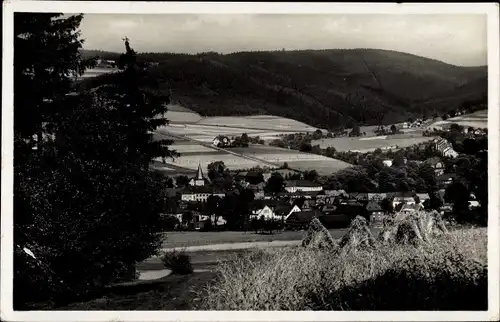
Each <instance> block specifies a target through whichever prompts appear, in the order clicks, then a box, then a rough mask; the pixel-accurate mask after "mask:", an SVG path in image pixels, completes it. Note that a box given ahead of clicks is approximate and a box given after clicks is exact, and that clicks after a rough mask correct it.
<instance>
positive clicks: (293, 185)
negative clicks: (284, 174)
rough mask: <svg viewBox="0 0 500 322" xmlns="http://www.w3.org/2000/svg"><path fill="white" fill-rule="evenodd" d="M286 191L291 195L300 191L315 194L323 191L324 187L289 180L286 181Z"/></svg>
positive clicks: (305, 181)
mask: <svg viewBox="0 0 500 322" xmlns="http://www.w3.org/2000/svg"><path fill="white" fill-rule="evenodd" d="M285 190H286V191H287V192H290V193H294V192H298V191H301V192H313V191H322V190H323V187H322V186H321V185H318V184H315V183H312V182H310V181H307V180H287V181H285Z"/></svg>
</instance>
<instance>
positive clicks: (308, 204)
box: [301, 199, 316, 210]
mask: <svg viewBox="0 0 500 322" xmlns="http://www.w3.org/2000/svg"><path fill="white" fill-rule="evenodd" d="M315 205H316V202H314V201H313V200H310V199H306V200H304V204H303V205H302V207H301V208H302V210H309V209H312V208H313V207H314V206H315Z"/></svg>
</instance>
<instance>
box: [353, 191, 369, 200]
mask: <svg viewBox="0 0 500 322" xmlns="http://www.w3.org/2000/svg"><path fill="white" fill-rule="evenodd" d="M349 198H350V199H352V200H357V201H360V202H366V201H368V193H360V192H351V193H349Z"/></svg>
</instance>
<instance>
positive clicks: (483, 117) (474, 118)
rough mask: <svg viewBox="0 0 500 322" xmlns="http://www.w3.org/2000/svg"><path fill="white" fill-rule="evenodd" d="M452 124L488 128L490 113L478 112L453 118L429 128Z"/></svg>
mask: <svg viewBox="0 0 500 322" xmlns="http://www.w3.org/2000/svg"><path fill="white" fill-rule="evenodd" d="M452 123H455V124H458V125H461V126H472V127H475V128H488V111H487V110H484V111H477V112H474V113H472V114H468V115H461V116H457V117H452V118H449V119H447V120H445V121H438V122H435V123H433V124H431V125H429V126H428V127H429V128H433V127H439V126H440V125H443V124H452Z"/></svg>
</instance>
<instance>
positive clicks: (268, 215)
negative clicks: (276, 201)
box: [250, 205, 281, 220]
mask: <svg viewBox="0 0 500 322" xmlns="http://www.w3.org/2000/svg"><path fill="white" fill-rule="evenodd" d="M261 216H264V219H266V220H269V219H281V218H280V216H277V215H276V214H275V212H274V210H272V209H271V208H270V207H269V206H267V205H266V206H264V208H262V209H258V210H254V211H252V214H251V215H250V219H255V218H256V219H258V218H260V217H261Z"/></svg>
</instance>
